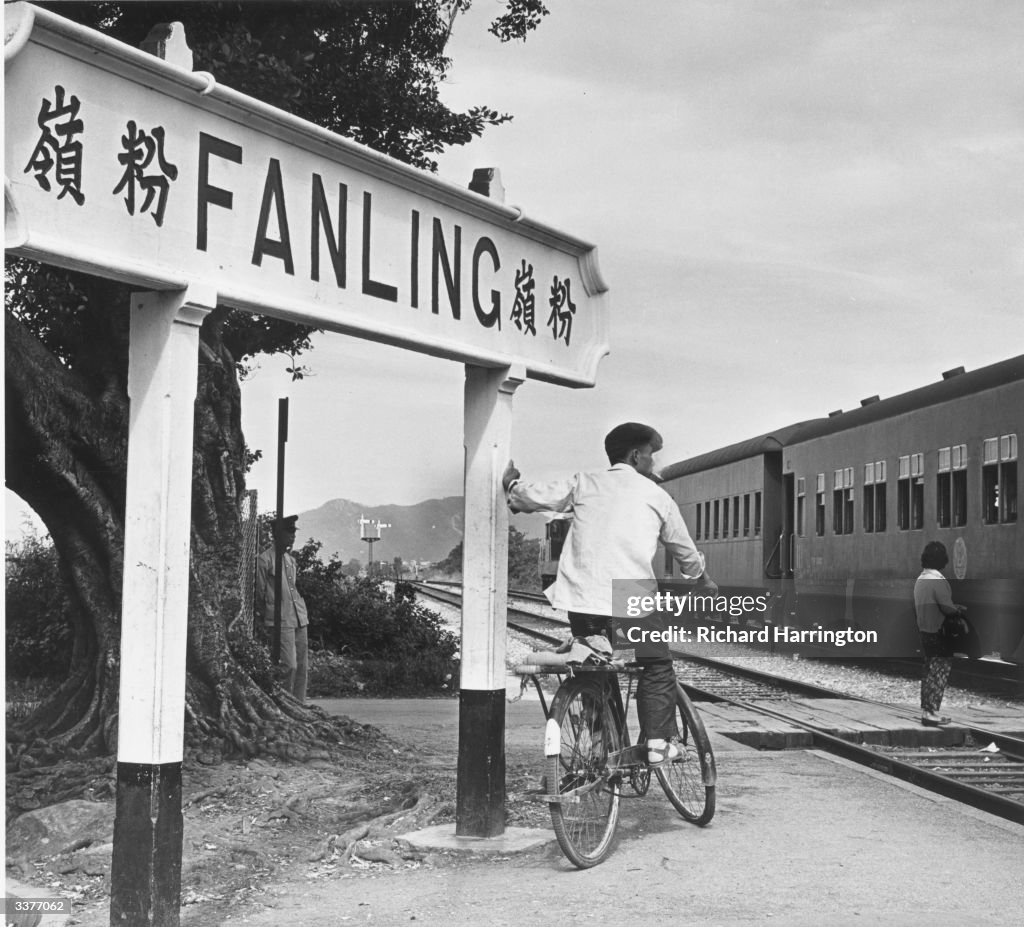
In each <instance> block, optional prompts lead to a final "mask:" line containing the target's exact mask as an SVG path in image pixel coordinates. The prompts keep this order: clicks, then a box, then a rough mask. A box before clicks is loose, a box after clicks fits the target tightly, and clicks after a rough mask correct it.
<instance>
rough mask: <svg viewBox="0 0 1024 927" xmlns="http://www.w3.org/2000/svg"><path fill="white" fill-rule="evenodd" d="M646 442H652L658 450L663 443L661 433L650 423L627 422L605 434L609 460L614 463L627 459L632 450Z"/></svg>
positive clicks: (605, 449)
mask: <svg viewBox="0 0 1024 927" xmlns="http://www.w3.org/2000/svg"><path fill="white" fill-rule="evenodd" d="M645 444H650V445H651V446H652V447H653V448H654V449H655V450H658V449H659V448H660V447H661V444H662V441H661V435H659V434H658V432H656V431H655V430H654V429H653V428H651V426H650V425H641V424H640V423H639V422H626V423H625V424H624V425H616V426H615V427H614V428H613V429H612V430H611V431H609V432H608V434H607V435H606V436H605V439H604V452H605V453H606V454H607V455H608V462H609V463H613V464H614V463H619V462H620V461H623V460H625V459H626V458H627V457H628V456H629V452H630V451H634V450H636V449H637V448H638V447H643V446H644V445H645Z"/></svg>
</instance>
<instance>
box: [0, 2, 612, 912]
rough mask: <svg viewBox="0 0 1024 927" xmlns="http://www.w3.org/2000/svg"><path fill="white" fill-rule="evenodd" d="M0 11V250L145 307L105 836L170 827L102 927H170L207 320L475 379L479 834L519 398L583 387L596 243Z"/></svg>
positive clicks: (495, 824) (599, 284)
mask: <svg viewBox="0 0 1024 927" xmlns="http://www.w3.org/2000/svg"><path fill="white" fill-rule="evenodd" d="M4 13H5V46H4V72H5V104H6V111H5V136H4V203H5V210H4V231H5V247H6V249H7V250H8V251H9V252H10V253H12V254H17V255H23V256H26V257H30V258H34V259H37V260H40V261H44V262H47V263H50V264H55V265H59V266H62V267H67V268H72V269H75V270H80V271H86V272H89V273H95V274H97V275H101V276H104V277H109V278H113V279H117V280H121V281H124V282H126V283H129V284H131V285H132V286H134V287H137V288H138V289H139V290H144V291H150V292H148V293H147V294H145V295H140V296H137V297H136V299H135V301H134V302H133V309H132V312H133V319H132V322H133V328H132V338H131V358H130V368H131V383H132V387H131V391H130V395H131V401H132V413H131V426H130V428H131V433H130V435H129V447H130V451H129V461H128V487H129V491H128V509H127V516H126V519H127V526H126V552H125V562H124V600H123V601H124V604H123V609H124V616H123V633H122V643H121V647H122V664H121V665H122V685H121V716H120V731H119V738H118V743H119V748H118V820H119V821H120V826H121V830H120V831H119V832H120V833H122V834H132V835H134V837H133V839H135V838H137V837H138V835H139V834H141V833H142V832H143V831H145V830H146V827H147V826H149V825H147V822H146V821H145V820H143V818H144V817H145V818H146V819H147V820H148V819H149V816H150V814H149V809H150V807H151V802H157V804H160V805H161V807H160V812H161V814H162V815H163V817H162V818H160V816H159V815H158V819H162V820H164V821H167V822H170V823H169V824H168V826H167V827H166V828H165V829H164V830H163V831H160V828H159V826H157V831H158V832H159V834H161V835H162V836H158V838H157V840H158V842H159V841H160V840H162V841H164V843H163V845H162V846H157V847H154V846H152V845H151V847H150V851H147V853H145V854H141V853H140V852H139V848H138V847H137V846H135V847H131V846H127V845H126V844H125V841H124V840H123V839H122V840H121V841H120V844H119V842H118V841H117V840H115V852H114V871H113V883H112V891H113V894H114V896H115V901H116V902H117V904H118V906H119V912H120V913H119V920H118V921H117V923H118V924H134V923H140V924H141V923H147V924H150V923H159V924H177V911H178V902H177V895H178V891H179V888H180V859H181V845H180V841H181V832H180V817H181V807H180V802H181V793H180V787H179V788H178V789H177V791H175V789H174V788H173V787H167V788H165V787H164V785H165V784H166V783H173V781H174V780H175V777H176V776H177V777H178V780H179V781H180V771H181V769H180V767H181V756H182V738H183V718H182V712H181V711H179V710H178V707H179V706H180V705H181V703H182V700H183V697H184V686H185V671H184V664H183V657H182V654H183V650H182V648H183V645H184V639H185V627H186V622H187V600H186V596H185V595H183V591H187V580H186V579H185V578H186V577H187V576H188V544H187V520H188V498H189V492H188V487H187V483H188V480H187V479H186V478H185V476H183V474H185V473H187V472H188V466H189V465H190V461H191V444H192V436H191V420H190V413H188V412H187V409H188V408H190V400H189V399H188V398H187V397H188V395H189V392H190V391H191V393H192V394H194V390H195V353H196V349H197V343H198V340H197V339H198V325H199V324H200V323H201V319H202V316H203V314H204V313H205V312H206V311H208V310H209V309H211V308H213V307H214V305H215V304H216V305H221V306H223V305H226V306H231V307H235V308H240V309H244V310H248V311H252V312H258V313H263V314H266V315H271V316H276V317H279V318H283V319H288V320H292V321H295V322H299V323H302V324H306V325H313V326H317V327H319V328H323V329H327V330H330V331H338V332H345V333H348V334H351V335H358V336H361V337H364V338H367V339H370V340H374V341H380V342H384V343H387V344H392V345H397V346H399V347H403V348H408V349H410V350H414V351H419V352H423V353H427V354H431V355H435V356H438V357H444V358H449V359H452V360H456V361H458V362H460V363H463V364H465V365H467V379H466V420H465V421H466V438H465V444H466V512H467V517H466V524H467V531H466V537H465V561H464V563H465V567H466V574H465V580H466V587H467V599H466V604H465V605H464V608H463V636H464V646H463V652H464V657H465V659H464V670H463V680H462V685H463V688H464V694H465V693H473V692H476V693H478V695H477V696H474V697H473V698H472V699H470V700H471V701H473V703H474V705H475V706H477V708H478V707H479V705H481V704H484V705H486V706H488V707H486V710H485V713H484V716H483V717H482V719H481V720H482V722H483V723H485V724H487V725H488V730H487V732H486V736H484V737H483V738H482V739H481V740H480V741H479V743H477V742H476V741H474V740H473V735H477V736H479V732H475V731H472V730H470V729H471V728H472V726H473V723H472V721H471V718H470V715H468V714H467V708H466V704H465V702H464V704H463V707H462V714H463V720H462V723H461V724H460V728H462V730H463V740H462V742H461V743H460V763H459V769H460V777H459V790H460V808H463V809H465V808H466V807H467V806H468V805H472V806H473V808H474V809H476V810H474V811H472V812H471V813H468V814H462V815H461V816H460V825H459V826H460V832H462V833H466V834H468V835H472V836H492V835H494V832H495V831H500V829H501V827H503V824H501V823H500V818H501V809H502V806H503V801H504V765H503V744H502V757H501V763H500V764H495V763H493V762H491V761H490V759H489V758H488V757H487V756H484V751H486V750H488V749H491V747H493V742H494V737H493V736H491V735H492V734H494V733H495V732H496V731H497V732H498V733H497V736H498V738H499V739H500V738H501V737H502V736H503V731H504V703H503V702H501V703H500V708H499V707H498V701H497V692H498V690H499V688H500V690H501V692H502V693H503V691H504V684H503V677H504V673H503V667H499V663H500V661H501V658H502V654H503V649H504V631H505V598H504V594H505V590H506V585H507V575H506V564H505V545H506V534H505V532H506V516H505V513H504V510H503V500H502V499H501V498H500V475H501V469H502V468H503V467H504V463H505V460H507V458H508V452H509V442H510V438H509V435H510V427H511V396H512V392H513V390H514V388H515V385H517V384H518V383H519V382H521V381H522V379H524V378H530V379H536V380H543V381H547V382H550V383H555V384H560V385H564V386H574V387H581V386H592V385H593V384H594V383H595V380H596V375H597V367H598V363H599V361H600V359H601V358H602V357H603V356H604V355H605V354H606V353H607V352H608V334H607V328H608V324H607V305H606V295H605V294H606V289H607V287H606V286H605V285H604V283H603V281H602V279H601V276H600V272H599V270H598V267H597V260H596V251H595V249H594V247H593V246H592V245H589V244H587V243H585V242H583V241H580V240H578V239H576V238H573V237H571V236H568V235H565V234H563V233H561V232H558V231H556V230H555V229H553V228H550V227H548V226H546V225H543V224H541V223H539V222H536V221H534V220H532V219H530V218H528V217H526V216H524V215H523V214H522V211H521V210H519V209H518V208H515V207H508V206H505V205H503V204H501V203H499V202H495V201H492V200H489V199H488V198H486V197H484V196H480V195H478V194H476V193H473V192H470V191H468V190H464V189H461V188H459V187H455V186H453V185H451V184H448V183H445V182H443V181H441V180H439V179H438V178H436V177H434V176H432V175H429V174H426V173H424V172H422V171H419V170H416V169H415V168H411V167H408V166H407V165H404V164H401V163H399V162H397V161H394V160H392V159H390V158H387V157H385V156H383V155H380V154H377V153H376V152H373V151H371V150H370V149H367V148H365V147H363V146H360V145H357V144H355V143H353V142H351V141H349V140H347V139H344V138H341V137H339V136H337V135H334V134H332V133H330V132H328V131H326V130H324V129H321V128H319V127H317V126H314V125H312V124H310V123H308V122H305V121H303V120H301V119H298V118H296V117H294V116H291V115H289V114H287V113H284V112H281V111H279V110H275V109H273V108H271V107H269V106H266V105H265V104H262V103H260V102H259V101H257V100H253V99H251V98H249V97H246V96H243V95H242V94H239V93H236V92H235V91H233V90H230V89H228V88H226V87H223V86H221V85H220V84H218V83H217V81H216V79H215V78H214V77H213V76H212V75H210V74H205V73H197V72H193V71H192V70H191V54H190V53H189V54H187V55H186V56H185V57H182V58H180V59H178V61H179V63H178V64H175V63H173V62H171V61H165V60H160V59H159V58H156V57H154V56H153V55H150V54H147V53H145V52H141V51H139V50H136V49H133V48H130V47H128V46H126V45H124V44H122V43H120V42H117V41H114V40H112V39H109V38H107V37H105V36H103V35H101V34H99V33H97V32H94V31H92V30H89V29H85V28H82V27H80V26H78V25H76V24H74V23H71V22H69V21H67V20H65V19H62V18H61V17H59V16H56V15H54V14H52V13H50V12H47V11H44V10H41V9H37V8H34V7H32V6H30V5H28V4H25V3H15V4H7V5H5V8H4ZM168 44H169V45H173V44H174V43H173V42H170V43H168ZM182 45H183V43H182ZM186 51H187V49H186ZM185 355H188V356H189V357H190V358H191V360H190V361H188V362H187V363H186V357H185ZM168 371H171V372H173V376H170V379H168V377H167V372H168ZM141 384H147V385H146V386H145V387H144V388H143V387H142V386H141ZM153 391H155V392H153ZM157 397H164V399H162V400H160V401H155V400H156V399H157ZM150 400H154V401H150ZM168 416H169V418H168ZM186 418H189V422H188V428H186V427H185V426H186V423H185V419H186ZM168 428H170V429H171V431H172V432H173V433H174V435H175V437H174V440H173V441H168V440H166V437H167V434H168V431H167V429H168ZM182 479H186V483H185V484H182V482H181V481H182ZM144 523H148V527H146V526H145V525H144ZM133 526H137V528H138V530H136V527H133ZM183 529H184V533H183ZM183 539H184V540H183ZM129 544H136V545H137V547H135V548H133V551H132V553H131V554H130V555H129V551H128V549H127V546H128V545H129ZM154 570H156V571H157V575H158V576H160V577H162V578H161V579H158V580H157V581H155V584H154V578H153V577H154V572H153V571H154ZM127 655H131V657H130V659H129V658H128V656H127ZM133 661H135V662H133ZM499 669H500V670H501V671H500V672H499ZM499 683H501V685H500V686H499V685H498V684H499ZM472 710H474V711H475V710H476V708H473V709H472ZM488 745H490V746H488ZM474 751H476V754H474ZM480 770H485V773H482V774H481V773H480V772H479V771H480ZM476 775H483V776H484V778H485V779H486V781H483V780H481V783H482V784H481V783H478V782H475V781H474V782H469V781H468V779H469V777H472V776H476ZM464 780H466V781H464ZM140 790H141V791H140ZM465 795H470V796H471V799H465V800H464V799H463V798H462V797H461V796H465ZM161 803H162V804H161ZM175 805H176V807H175ZM481 809H482V810H481ZM478 812H479V813H478ZM175 821H176V822H177V823H176V824H175ZM175 828H177V830H176V831H175ZM146 833H148V834H150V836H151V837H152V835H153V833H154V831H153V827H150V829H149V830H148V831H146ZM140 839H141V838H140ZM175 841H177V845H176V848H175V846H174V842H175ZM140 857H145V858H140ZM175 857H176V858H177V869H174V867H173V866H171V871H170V873H169V874H168V873H167V872H165V871H164V869H163V868H162V867H165V866H166V864H167V861H168V860H172V861H173V859H174V858H175ZM154 867H156V871H155V870H154ZM133 880H134V881H135V883H137V884H134V885H133V884H130V883H132V881H133ZM112 911H113V907H112ZM154 917H155V918H156V919H153V918H154Z"/></svg>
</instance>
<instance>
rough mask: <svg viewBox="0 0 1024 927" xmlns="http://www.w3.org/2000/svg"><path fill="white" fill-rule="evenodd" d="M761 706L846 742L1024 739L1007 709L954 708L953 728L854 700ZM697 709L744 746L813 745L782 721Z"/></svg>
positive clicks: (725, 709) (717, 707) (944, 743)
mask: <svg viewBox="0 0 1024 927" xmlns="http://www.w3.org/2000/svg"><path fill="white" fill-rule="evenodd" d="M754 704H757V703H756V702H755V703H754ZM762 704H763V705H764V706H765V707H766V708H768V709H773V708H774V709H776V710H778V711H780V712H783V713H784V714H787V715H792V716H794V717H797V718H799V719H800V720H802V721H804V722H805V723H807V724H813V725H815V726H818V727H822V728H824V729H825V730H826V731H827V733H829V734H832V735H833V736H835V737H839V738H842V739H843V740H849V741H850V742H851V743H863V744H877V745H880V746H889V747H953V746H960V745H962V744H963V743H964V742H965V740H966V737H967V730H968V728H981V729H983V730H988V731H992V732H993V733H997V734H1007V735H1010V736H1014V737H1024V717H1022V716H1021V712H1020V711H1019V710H1016V711H1013V710H1011V709H1009V708H1007V709H995V708H970V709H959V708H958V709H956V710H955V711H951V712H950V713H951V714H953V715H954V716H955V719H956V722H955V723H952V724H949V725H943V726H942V727H925V726H924V725H922V724H921V723H920V722H919V720H918V716H917V713H916V712H908V711H906V710H904V711H897V710H894V709H892V708H888V707H886V706H883V705H875V704H872V703H870V702H862V701H860V700H857V699H815V698H794V699H787V700H786V701H784V702H775V701H767V702H764V703H762ZM697 707H698V709H699V710H700V713H701V716H702V717H703V718H704V722H705V724H706V725H708V726H709V727H711V728H712V729H714V730H715V731H716V732H718V733H719V734H722V735H724V736H726V737H729V738H732V739H733V740H736V741H738V742H740V743H742V744H746V745H747V746H749V747H756V748H759V749H762V750H786V749H792V748H801V747H809V746H811V744H812V740H811V735H810V734H809V733H808V732H807V731H806V730H805V729H803V728H802V727H799V726H798V725H795V724H790V723H788V722H786V721H782V720H776V719H774V718H771V717H768V716H766V715H762V714H758V713H757V712H754V711H750V710H748V709H744V708H740V707H738V706H734V705H729V704H725V703H715V702H699V703H698V705H697Z"/></svg>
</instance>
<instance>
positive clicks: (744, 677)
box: [418, 584, 1024, 824]
mask: <svg viewBox="0 0 1024 927" xmlns="http://www.w3.org/2000/svg"><path fill="white" fill-rule="evenodd" d="M418 588H419V589H420V591H421V592H422V593H423V594H424V595H426V596H428V597H432V598H435V599H438V600H440V601H444V602H447V603H449V604H453V605H456V604H459V602H460V599H461V593H460V592H459V590H458V589H457V588H456V587H454V586H452V587H449V588H447V589H444V590H439V589H436V588H431V587H429V586H424V585H423V584H418ZM517 595H518V594H516V593H511V594H510V599H515V598H516V597H517ZM508 616H509V620H508V627H509V628H510V629H512V630H515V631H518V632H519V633H521V634H525V635H527V636H529V637H531V638H533V639H536V640H540V641H543V642H545V643H548V644H557V643H560V642H561V641H562V640H563V639H564V637H565V630H566V628H567V623H566V622H565V621H564V620H559V619H557V618H553V617H549V616H544V615H539V614H537V613H535V612H530V611H526V610H524V609H519V608H516V607H514V606H510V607H509V609H508ZM559 631H560V632H561V633H553V632H559ZM674 656H675V657H676V658H677V659H680V660H685V661H686V662H687V663H688V664H689V667H688V671H687V677H688V682H686V683H684V684H683V685H684V688H686V689H687V691H688V693H689V694H690V696H691V698H694V699H695V700H696V701H709V702H726V703H729V704H732V705H735V706H737V707H740V708H743V709H744V710H747V711H753V712H756V713H758V714H761V715H766V716H768V717H771V718H775V719H776V720H779V721H783V722H785V723H787V724H790V725H794V726H796V727H798V728H801V729H803V730H805V731H807V732H808V734H809V735H810V737H811V741H812V744H813V746H814V747H815V748H817V749H821V750H825V751H827V752H829V753H832V754H835V755H839V756H842V757H844V758H846V759H849V760H852V761H854V762H857V763H860V764H862V765H865V766H868V767H870V768H872V769H875V770H877V771H880V772H883V773H885V774H887V775H890V776H893V777H895V778H898V779H901V780H903V781H906V782H910V783H913V784H915V785H918V786H920V787H922V788H925V789H928V790H930V791H933V792H937V793H939V794H942V795H945V796H946V797H948V798H951V799H954V800H956V801H959V802H962V803H964V804H968V805H971V806H973V807H976V808H980V809H982V810H984V811H988V812H990V813H992V814H996V815H999V816H1000V817H1003V818H1006V819H1008V820H1011V821H1015V822H1017V823H1019V824H1024V740H1020V739H1018V738H1014V737H1009V736H1006V735H1003V734H998V733H995V732H992V731H987V730H984V729H982V728H978V727H974V726H971V725H960V727H962V728H963V729H964V731H965V745H964V746H961V747H948V748H942V749H937V750H901V749H896V748H885V747H877V746H875V747H873V746H868V745H864V744H856V743H852V742H850V741H848V740H844V739H842V738H841V737H838V736H836V735H835V734H833V733H830V732H829V731H827V730H824V729H822V728H820V727H816V726H815V725H812V724H809V723H807V722H806V721H805V720H803V719H800V718H797V717H794V716H792V715H791V714H787V713H786V711H785V702H786V700H787V699H790V698H793V697H807V696H810V697H813V698H821V699H843V698H845V699H850V698H852V699H855V700H857V701H860V702H866V703H869V704H875V705H883V704H884V703H881V702H877V701H875V700H873V699H867V698H863V697H861V696H851V695H848V694H847V693H843V692H837V691H835V690H832V689H827V688H824V687H821V686H814V685H809V684H807V683H804V682H798V681H796V680H791V679H786V678H784V677H780V676H775V675H773V674H770V673H764V672H761V671H759V670H754V669H748V668H746V667H737V666H734V665H732V664H728V663H724V662H722V661H719V660H715V659H713V658H709V657H702V656H696V655H694V654H689V653H682V652H676V653H674ZM885 707H886V708H887V709H889V710H895V711H896V712H897V713H899V714H903V715H905V716H906V717H907V718H908V720H911V721H916V719H917V712H916V711H912V710H910V709H902V708H900V707H898V706H892V705H885Z"/></svg>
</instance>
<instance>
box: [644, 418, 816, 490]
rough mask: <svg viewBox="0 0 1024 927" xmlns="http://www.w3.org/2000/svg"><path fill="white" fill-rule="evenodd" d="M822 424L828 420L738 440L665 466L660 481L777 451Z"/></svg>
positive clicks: (788, 426) (797, 425)
mask: <svg viewBox="0 0 1024 927" xmlns="http://www.w3.org/2000/svg"><path fill="white" fill-rule="evenodd" d="M824 421H828V420H827V419H820V418H814V419H810V420H809V421H806V422H799V423H798V424H796V425H787V426H786V427H785V428H777V429H776V430H775V431H769V432H766V433H765V434H763V435H758V436H757V437H756V438H748V439H747V440H746V441H738V442H737V443H736V444H730V445H729V446H728V447H722V448H719V449H718V450H717V451H708V452H707V453H706V454H700V455H698V456H697V457H690V458H689V459H687V460H681V461H679V463H674V464H669V465H668V466H667V467H665V468H664V469H663V470H662V471H661V479H662V482H664V481H665V480H672V479H675V478H676V477H679V476H688V475H689V474H691V473H700V472H701V471H702V470H711V469H713V468H714V467H722V466H725V465H726V464H731V463H736V462H737V461H739V460H746V459H747V458H749V457H760V456H761V455H762V454H767V453H768V452H770V451H781V450H782V449H783V448H784V447H786V445H788V444H795V443H796V441H797V440H799V438H800V437H801V436H802V435H803V434H805V433H810V432H813V430H814V427H815V426H816V425H820V424H821V423H822V422H824Z"/></svg>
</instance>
